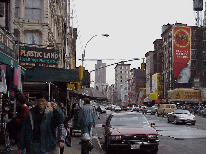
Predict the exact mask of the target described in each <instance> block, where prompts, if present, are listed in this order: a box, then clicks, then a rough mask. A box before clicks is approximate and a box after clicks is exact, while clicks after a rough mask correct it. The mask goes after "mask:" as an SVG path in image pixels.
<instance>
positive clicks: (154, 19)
mask: <svg viewBox="0 0 207 154" xmlns="http://www.w3.org/2000/svg"><path fill="white" fill-rule="evenodd" d="M205 2H206V0H204V1H203V4H204V6H205ZM204 8H205V7H204ZM70 9H71V10H70V12H71V14H70V15H71V17H73V18H71V21H70V24H71V26H72V27H74V28H77V31H78V38H77V40H76V41H77V42H76V66H77V67H78V66H80V65H82V62H81V61H80V60H78V59H81V58H82V53H83V51H84V49H85V61H84V63H83V66H84V67H85V69H86V70H88V71H89V72H90V71H91V70H94V69H95V64H96V63H97V61H91V60H90V59H97V60H98V59H102V62H103V63H106V65H109V64H113V63H117V62H119V61H121V60H123V59H125V60H129V59H133V58H139V59H140V60H136V61H130V62H127V64H131V66H130V68H131V69H133V68H138V67H141V62H143V59H142V58H145V54H146V53H147V52H149V51H153V50H154V45H153V42H154V41H155V40H156V39H161V30H162V26H163V25H166V24H168V23H169V24H175V23H176V22H177V23H183V24H187V25H188V26H195V24H196V20H195V17H196V13H195V11H193V0H143V1H141V0H87V1H86V0H70ZM203 12H204V11H203ZM203 17H204V15H203V13H202V18H203ZM102 34H108V35H109V37H104V36H102ZM95 35H97V36H95ZM93 36H95V37H93ZM92 37H93V38H92ZM91 38H92V39H91ZM90 39H91V40H90ZM89 40H90V41H89ZM88 41H89V42H88ZM87 42H88V43H87ZM104 59H116V60H104ZM114 68H115V65H112V66H109V67H107V68H106V83H108V84H109V85H111V84H114V83H115V70H114ZM94 80H95V72H94V71H93V72H92V73H91V81H94Z"/></svg>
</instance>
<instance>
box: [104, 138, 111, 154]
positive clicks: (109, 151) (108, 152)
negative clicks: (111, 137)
mask: <svg viewBox="0 0 207 154" xmlns="http://www.w3.org/2000/svg"><path fill="white" fill-rule="evenodd" d="M105 147H106V154H110V153H111V150H112V149H111V147H110V146H109V144H108V141H107V137H105Z"/></svg>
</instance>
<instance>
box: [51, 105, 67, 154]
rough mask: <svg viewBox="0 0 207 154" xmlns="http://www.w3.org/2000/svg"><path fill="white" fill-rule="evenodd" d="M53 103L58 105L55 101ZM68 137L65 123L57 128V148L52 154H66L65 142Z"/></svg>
mask: <svg viewBox="0 0 207 154" xmlns="http://www.w3.org/2000/svg"><path fill="white" fill-rule="evenodd" d="M53 103H56V102H55V101H53ZM56 104H57V103H56ZM60 104H61V103H60ZM61 109H62V107H61ZM63 113H64V112H63ZM66 135H67V132H66V129H65V126H64V123H62V124H60V125H59V126H58V127H57V128H56V137H57V146H56V148H55V149H54V150H53V151H51V152H50V154H63V153H64V142H65V138H66Z"/></svg>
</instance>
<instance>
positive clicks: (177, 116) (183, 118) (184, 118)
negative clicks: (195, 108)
mask: <svg viewBox="0 0 207 154" xmlns="http://www.w3.org/2000/svg"><path fill="white" fill-rule="evenodd" d="M167 122H168V123H169V122H173V123H175V124H179V123H191V124H192V125H195V123H196V119H195V116H194V115H192V114H191V113H190V112H189V111H188V110H182V109H177V110H174V111H173V112H171V113H168V114H167Z"/></svg>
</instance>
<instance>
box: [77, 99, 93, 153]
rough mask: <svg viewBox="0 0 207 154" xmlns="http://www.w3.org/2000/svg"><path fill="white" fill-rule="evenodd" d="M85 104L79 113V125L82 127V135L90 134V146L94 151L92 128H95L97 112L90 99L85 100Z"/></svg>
mask: <svg viewBox="0 0 207 154" xmlns="http://www.w3.org/2000/svg"><path fill="white" fill-rule="evenodd" d="M84 103H85V105H84V106H83V107H81V108H80V111H79V118H78V125H80V126H81V135H83V134H84V133H88V134H89V136H90V138H91V140H90V145H89V146H90V149H92V148H93V146H92V126H93V127H95V123H96V119H95V116H96V111H95V109H94V107H93V106H91V105H90V100H89V99H88V98H85V99H84Z"/></svg>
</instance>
